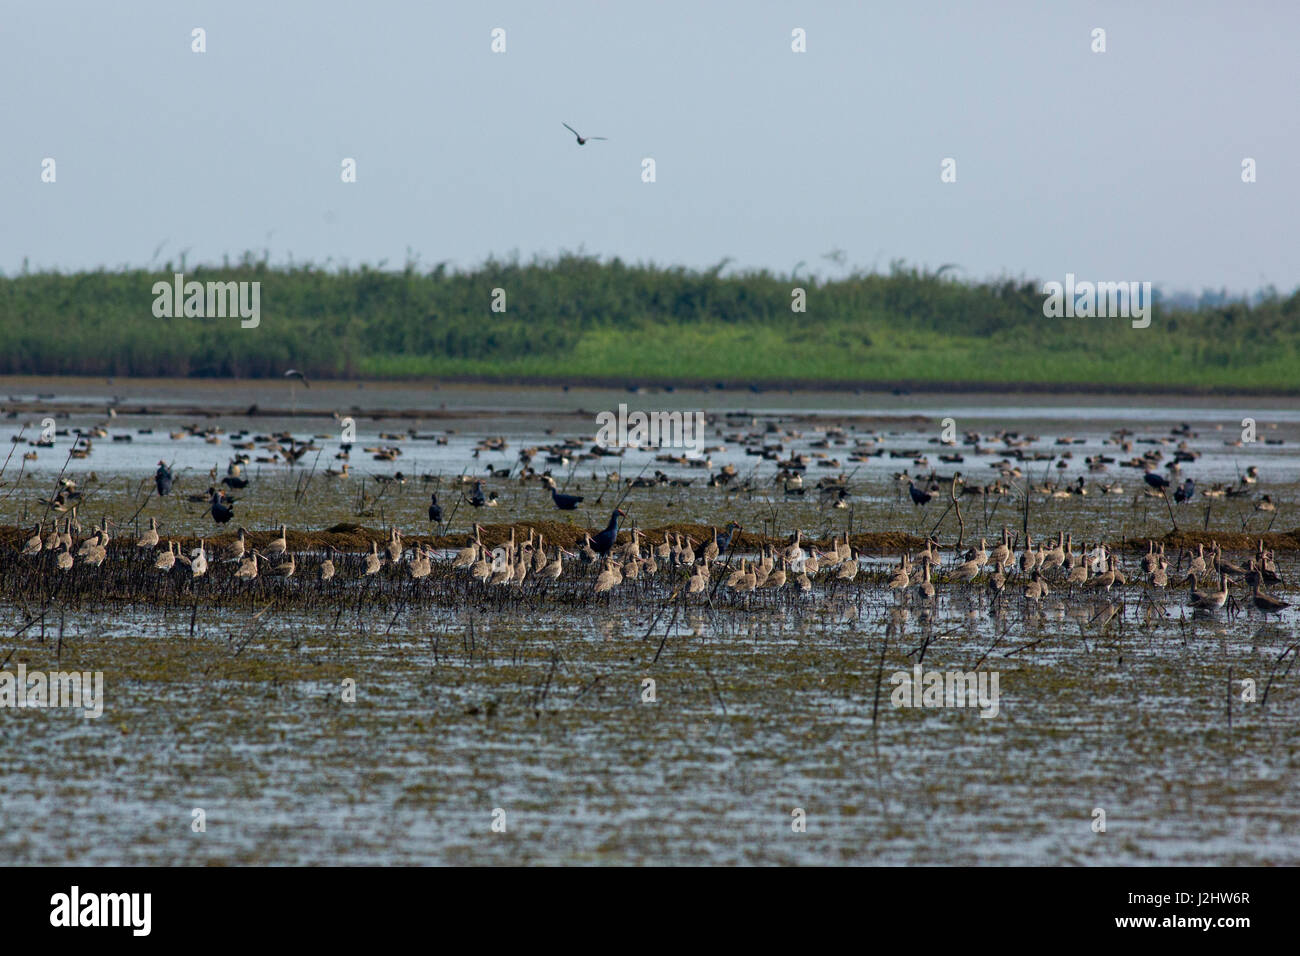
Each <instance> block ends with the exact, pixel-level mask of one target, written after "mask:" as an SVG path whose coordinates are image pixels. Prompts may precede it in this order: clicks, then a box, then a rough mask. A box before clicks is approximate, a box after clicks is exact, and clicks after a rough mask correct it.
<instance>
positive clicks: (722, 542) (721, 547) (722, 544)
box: [718, 521, 740, 554]
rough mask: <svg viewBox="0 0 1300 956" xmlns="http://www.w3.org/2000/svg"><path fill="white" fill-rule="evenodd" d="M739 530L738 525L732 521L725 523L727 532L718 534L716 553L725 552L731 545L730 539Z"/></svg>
mask: <svg viewBox="0 0 1300 956" xmlns="http://www.w3.org/2000/svg"><path fill="white" fill-rule="evenodd" d="M739 530H740V525H738V524H736V522H734V521H732V522H731V523H730V524H728V525H727V533H726V534H720V535H718V554H726V553H727V551H728V549H730V547H731V539H732V538H733V537H734V536H735V534H736V532H737V531H739Z"/></svg>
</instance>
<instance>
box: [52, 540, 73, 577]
mask: <svg viewBox="0 0 1300 956" xmlns="http://www.w3.org/2000/svg"><path fill="white" fill-rule="evenodd" d="M59 546H60V549H59V556H58V557H57V558H56V559H55V564H56V566H57V567H58V569H59V570H60V571H71V570H72V552H71V551H69V550H68V546H67V544H66V543H64V542H62V541H60V542H59Z"/></svg>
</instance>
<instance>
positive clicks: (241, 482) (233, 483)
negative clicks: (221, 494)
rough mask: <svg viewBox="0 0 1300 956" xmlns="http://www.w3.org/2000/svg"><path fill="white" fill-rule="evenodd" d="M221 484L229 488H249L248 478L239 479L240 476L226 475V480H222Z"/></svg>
mask: <svg viewBox="0 0 1300 956" xmlns="http://www.w3.org/2000/svg"><path fill="white" fill-rule="evenodd" d="M221 483H222V484H223V485H225V486H226V487H227V488H247V487H248V479H247V478H241V477H239V476H238V475H226V477H224V478H222V479H221Z"/></svg>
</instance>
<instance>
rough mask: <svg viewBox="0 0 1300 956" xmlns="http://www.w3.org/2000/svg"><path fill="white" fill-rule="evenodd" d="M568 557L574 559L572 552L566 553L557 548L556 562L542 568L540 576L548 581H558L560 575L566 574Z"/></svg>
mask: <svg viewBox="0 0 1300 956" xmlns="http://www.w3.org/2000/svg"><path fill="white" fill-rule="evenodd" d="M566 555H567V556H568V557H570V558H571V557H573V555H572V554H571V553H570V552H568V551H565V550H564V549H563V548H556V549H555V560H554V561H552V562H550V563H549V564H547V565H546V567H544V568H542V570H541V571H540V572H539V574H538V576H539V577H542V578H545V579H546V580H548V581H558V580H559V578H560V575H561V574H563V573H564V558H565V556H566Z"/></svg>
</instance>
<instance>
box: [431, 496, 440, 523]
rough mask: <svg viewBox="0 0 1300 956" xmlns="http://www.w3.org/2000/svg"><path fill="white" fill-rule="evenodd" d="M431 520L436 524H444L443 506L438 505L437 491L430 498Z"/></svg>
mask: <svg viewBox="0 0 1300 956" xmlns="http://www.w3.org/2000/svg"><path fill="white" fill-rule="evenodd" d="M429 520H430V521H431V522H433V523H434V524H442V505H440V504H438V493H437V492H436V491H435V492H434V493H433V495H432V496H430V498H429Z"/></svg>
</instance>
